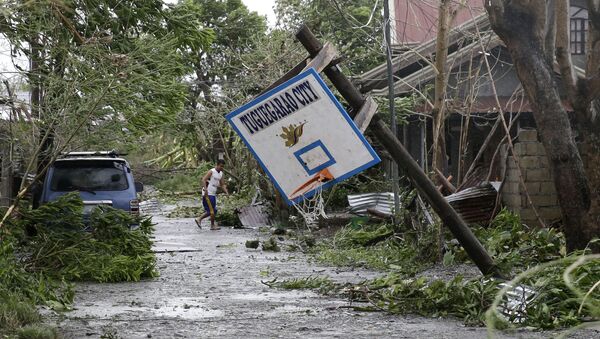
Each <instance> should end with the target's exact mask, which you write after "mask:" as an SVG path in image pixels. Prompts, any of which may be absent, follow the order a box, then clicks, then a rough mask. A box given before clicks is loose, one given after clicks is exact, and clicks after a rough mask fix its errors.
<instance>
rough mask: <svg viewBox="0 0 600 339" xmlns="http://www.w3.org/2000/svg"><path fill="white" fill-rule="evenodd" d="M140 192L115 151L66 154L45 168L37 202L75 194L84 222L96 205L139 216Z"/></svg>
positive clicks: (125, 164) (141, 189)
mask: <svg viewBox="0 0 600 339" xmlns="http://www.w3.org/2000/svg"><path fill="white" fill-rule="evenodd" d="M143 189H144V187H143V185H142V184H141V183H138V182H135V181H134V179H133V174H132V173H131V168H130V167H129V163H128V162H127V161H126V160H125V159H123V158H121V157H120V156H119V154H117V153H116V152H114V151H110V152H105V151H103V152H70V153H66V154H64V155H63V156H62V157H61V158H59V159H57V160H56V161H55V162H54V163H53V164H52V165H51V166H50V168H49V169H48V173H47V175H46V179H45V181H44V184H43V188H42V193H41V197H40V202H41V203H42V204H44V203H47V202H49V201H53V200H56V199H57V198H58V197H60V196H62V195H65V194H67V193H69V192H73V191H79V195H80V196H81V199H82V200H83V204H84V211H83V214H84V220H86V219H88V218H89V216H90V214H91V212H92V210H93V209H94V208H95V207H96V206H99V205H108V206H112V207H114V208H117V209H121V210H124V211H127V212H129V213H131V214H139V213H140V202H139V200H138V198H137V192H142V191H143Z"/></svg>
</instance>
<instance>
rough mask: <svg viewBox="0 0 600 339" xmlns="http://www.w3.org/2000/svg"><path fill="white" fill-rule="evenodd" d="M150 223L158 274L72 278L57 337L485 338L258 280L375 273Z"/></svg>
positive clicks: (243, 234)
mask: <svg viewBox="0 0 600 339" xmlns="http://www.w3.org/2000/svg"><path fill="white" fill-rule="evenodd" d="M154 222H155V223H157V226H156V232H155V247H154V248H155V251H156V252H157V260H158V269H159V271H160V277H158V278H155V279H152V280H146V281H142V282H138V283H119V284H96V283H83V284H78V286H77V294H76V300H75V304H74V308H75V309H74V310H73V311H71V312H67V313H64V314H62V315H60V316H58V317H56V316H54V317H51V319H53V321H56V322H57V323H58V326H59V329H60V331H61V332H62V333H63V334H64V336H65V337H66V338H99V337H103V338H212V337H225V338H239V337H245V338H277V337H280V338H300V337H302V338H320V337H337V338H348V337H361V338H365V337H370V338H384V337H385V338H392V337H393V338H483V337H485V336H486V332H485V329H483V328H470V327H465V326H464V325H463V324H462V323H461V322H460V321H455V320H451V319H428V318H421V317H416V316H408V317H400V316H393V315H386V314H383V313H367V312H355V311H352V310H350V309H348V308H344V306H348V305H349V303H348V301H346V300H342V299H339V298H335V297H328V296H322V295H319V294H317V293H314V292H311V291H305V290H302V291H287V290H280V289H273V288H269V287H267V286H265V285H263V284H262V283H261V280H271V279H273V278H275V277H277V278H279V279H287V278H297V277H306V276H311V275H312V276H329V277H331V278H332V279H334V280H338V281H351V282H358V281H360V280H363V279H365V278H372V277H373V276H374V275H375V274H376V273H374V272H370V271H366V270H349V269H348V270H338V269H335V268H330V267H323V266H320V265H317V264H313V263H309V262H308V261H307V258H306V256H305V255H303V254H301V253H299V252H285V251H284V252H279V253H272V252H262V251H261V250H260V249H259V250H253V249H247V248H246V247H245V246H244V244H245V241H246V240H248V239H256V238H257V237H261V238H265V237H267V234H260V232H259V231H258V230H248V229H246V230H234V229H230V228H223V229H222V230H220V231H210V230H208V229H207V228H206V227H205V228H204V229H201V230H200V229H198V228H197V227H196V226H195V224H194V222H193V220H192V219H167V218H165V217H161V216H156V217H155V218H154ZM340 307H341V308H340ZM531 335H532V333H527V334H526V335H525V337H530V336H531ZM501 337H502V336H501ZM517 337H518V335H517ZM542 337H545V335H543V336H542Z"/></svg>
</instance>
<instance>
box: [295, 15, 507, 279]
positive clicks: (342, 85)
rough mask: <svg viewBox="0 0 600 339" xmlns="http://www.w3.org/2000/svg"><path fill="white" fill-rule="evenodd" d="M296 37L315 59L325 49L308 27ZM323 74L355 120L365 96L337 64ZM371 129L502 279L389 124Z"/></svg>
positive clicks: (485, 268) (476, 256)
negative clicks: (341, 97)
mask: <svg viewBox="0 0 600 339" xmlns="http://www.w3.org/2000/svg"><path fill="white" fill-rule="evenodd" d="M296 38H297V39H298V41H300V43H302V45H303V46H304V48H306V50H307V51H308V53H309V54H310V56H311V57H315V56H316V55H317V54H318V53H319V51H320V50H321V48H322V47H323V45H322V44H321V42H320V41H319V40H317V38H316V37H315V36H314V34H313V33H312V32H311V31H310V29H309V28H308V27H307V26H306V25H302V26H301V27H300V29H299V30H298V32H297V33H296ZM323 72H324V73H325V75H326V76H327V77H328V78H329V80H331V83H332V84H333V85H334V86H335V88H336V89H337V90H338V91H339V92H340V94H341V95H342V96H343V97H344V99H346V101H347V102H348V104H350V107H351V108H352V111H351V112H349V114H350V116H352V117H354V115H356V112H358V111H359V110H360V109H361V107H362V106H363V104H364V103H365V99H364V98H363V96H362V94H361V93H360V92H359V91H358V89H357V88H356V87H354V85H353V84H352V83H351V82H350V80H348V78H346V76H345V75H344V74H343V73H342V71H341V70H340V68H339V67H338V66H337V65H334V66H331V67H327V68H325V69H324V70H323ZM369 128H370V129H371V131H372V132H373V135H374V136H375V137H376V138H377V140H379V142H380V143H381V144H382V145H383V147H385V149H386V150H387V151H388V152H389V153H390V155H391V156H392V158H393V159H394V160H395V161H396V163H397V164H398V166H399V167H400V168H402V169H403V170H404V172H405V173H406V175H408V176H409V177H410V178H411V179H412V180H413V182H414V183H415V185H416V186H417V189H418V190H419V192H420V193H421V194H423V196H424V197H425V199H427V201H428V202H429V204H430V205H431V207H432V208H433V209H434V211H435V212H436V213H437V215H438V216H439V217H440V219H441V220H442V222H443V223H444V225H446V226H447V227H448V229H450V231H451V232H452V234H454V236H455V237H456V239H457V240H458V241H459V242H460V244H461V245H462V246H463V248H464V249H465V251H466V252H467V254H468V255H469V257H470V258H471V259H472V260H473V262H475V264H476V265H477V267H478V268H479V270H480V271H481V272H482V273H483V274H486V275H488V274H490V275H494V276H497V277H500V276H501V275H500V273H499V271H498V268H497V266H496V265H495V264H494V261H493V260H492V258H491V257H490V255H489V254H488V253H487V252H486V250H485V248H483V246H482V245H481V243H480V242H479V240H477V238H476V237H475V235H474V234H473V232H471V229H470V228H469V227H468V226H467V224H466V223H465V222H464V221H463V220H462V218H461V217H460V216H459V215H458V213H456V211H455V210H454V209H453V208H452V206H450V204H449V203H448V201H446V199H444V197H443V196H442V194H441V193H440V192H439V191H438V190H437V189H436V187H435V185H434V184H433V182H432V181H431V180H430V179H429V177H428V176H427V175H426V174H425V172H423V170H422V169H421V167H419V165H418V164H417V163H416V162H415V161H414V160H413V158H412V157H411V156H410V154H409V153H408V152H407V151H406V149H405V148H404V147H403V146H402V144H401V143H400V141H399V140H398V138H396V136H395V135H394V134H393V133H392V131H391V130H390V129H389V127H388V126H387V125H386V124H385V122H384V121H383V120H381V118H380V117H379V116H378V115H375V116H374V117H373V119H372V120H371V124H370V125H369Z"/></svg>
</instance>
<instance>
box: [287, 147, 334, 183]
mask: <svg viewBox="0 0 600 339" xmlns="http://www.w3.org/2000/svg"><path fill="white" fill-rule="evenodd" d="M317 147H319V148H321V149H322V150H323V153H325V155H327V157H328V158H329V159H328V160H327V161H325V162H324V163H322V164H321V165H319V166H317V167H315V168H308V166H307V164H306V163H305V162H304V160H302V158H301V156H302V154H304V153H306V152H308V151H310V150H313V149H315V148H317ZM294 155H295V156H296V159H298V162H300V165H302V167H304V170H305V171H306V173H308V175H313V174H316V173H318V172H319V171H320V170H322V169H324V168H327V167H329V166H331V165H333V164H335V163H336V161H335V159H334V158H333V156H332V155H331V153H329V150H328V149H327V147H325V145H323V141H321V140H317V141H315V142H313V143H312V144H310V145H308V146H304V147H302V148H301V149H299V150H297V151H296V152H294Z"/></svg>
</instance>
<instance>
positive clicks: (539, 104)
mask: <svg viewBox="0 0 600 339" xmlns="http://www.w3.org/2000/svg"><path fill="white" fill-rule="evenodd" d="M484 3H485V7H486V10H487V12H488V14H489V18H490V22H491V25H492V29H493V30H494V31H495V32H496V34H498V36H499V37H500V38H501V39H502V40H503V41H504V43H505V44H506V47H507V48H508V50H509V52H510V54H511V57H512V60H513V63H514V65H515V67H516V70H517V75H518V77H519V79H520V81H521V83H522V85H523V88H524V90H525V93H526V95H527V98H528V99H529V102H530V103H531V107H532V111H533V115H534V118H535V121H536V124H537V126H538V132H539V135H540V138H541V141H542V143H543V145H544V147H545V149H546V153H547V155H548V159H549V163H550V169H551V171H552V174H553V177H554V184H555V186H556V191H557V193H558V200H559V204H560V207H561V211H562V214H563V221H564V225H565V226H564V228H565V229H564V232H565V236H566V239H567V248H568V249H569V250H574V249H583V248H585V247H586V246H587V245H588V243H589V241H590V240H592V239H593V238H594V237H598V235H600V222H599V221H600V192H599V191H598V188H599V187H600V168H599V166H598V165H599V164H600V152H598V150H599V149H600V119H598V117H597V115H598V112H599V111H600V102H599V101H600V100H599V99H600V74H599V73H598V71H599V66H600V0H588V11H589V17H590V20H589V23H590V25H589V32H588V35H587V36H588V38H589V43H588V46H589V49H588V56H587V65H586V70H585V71H586V75H585V76H579V77H578V76H576V75H575V72H574V71H573V69H574V67H573V65H572V63H571V60H570V51H569V31H568V29H569V20H570V18H569V12H568V11H569V1H568V0H567V1H563V0H559V1H552V0H547V1H526V0H521V1H510V0H489V1H485V2H484ZM553 14H555V15H553ZM555 25H556V26H555ZM554 27H555V28H556V29H554ZM555 53H556V57H557V60H558V62H559V64H560V71H561V73H562V82H563V83H564V86H565V88H566V92H567V99H568V102H569V104H570V105H571V107H572V108H573V112H574V114H573V117H572V119H570V117H569V115H570V114H569V113H568V111H567V109H566V108H565V106H564V105H563V102H562V100H561V96H560V84H559V83H558V82H557V81H556V79H555V77H554V57H553V55H554V54H555ZM571 120H572V123H571ZM575 131H577V133H575ZM576 135H577V137H578V138H580V145H578V144H577V143H576V140H575V137H576ZM578 146H579V147H578ZM595 250H596V251H598V248H596V249H595Z"/></svg>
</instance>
